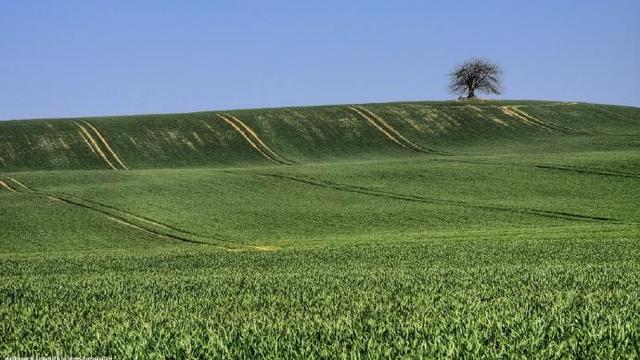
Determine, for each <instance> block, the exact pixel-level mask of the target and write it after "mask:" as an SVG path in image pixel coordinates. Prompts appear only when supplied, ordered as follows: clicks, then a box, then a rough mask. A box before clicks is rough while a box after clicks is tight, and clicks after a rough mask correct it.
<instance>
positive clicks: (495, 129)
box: [0, 102, 640, 358]
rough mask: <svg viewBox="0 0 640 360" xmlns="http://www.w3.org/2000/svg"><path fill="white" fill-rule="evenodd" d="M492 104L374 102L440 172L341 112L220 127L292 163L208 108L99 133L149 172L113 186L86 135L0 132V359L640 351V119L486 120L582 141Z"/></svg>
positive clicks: (108, 126)
mask: <svg viewBox="0 0 640 360" xmlns="http://www.w3.org/2000/svg"><path fill="white" fill-rule="evenodd" d="M495 105H496V103H489V104H478V105H476V106H477V107H479V108H481V109H480V111H478V110H477V109H474V108H471V107H468V106H466V105H460V104H457V103H412V104H376V105H373V104H372V105H367V108H368V109H370V110H371V111H374V112H375V113H376V114H378V115H380V116H382V117H383V118H384V119H385V120H386V121H387V122H389V123H391V124H392V125H393V126H394V127H395V128H396V129H398V130H399V131H400V132H401V133H402V134H404V135H405V136H407V137H408V138H410V139H411V140H412V141H414V142H417V143H419V144H420V145H422V146H430V147H434V148H438V149H442V150H446V151H448V152H452V153H455V155H450V156H441V155H431V154H419V153H416V152H413V151H408V150H404V149H402V148H400V147H399V146H398V145H397V144H394V143H393V142H391V141H390V140H388V139H387V138H385V137H384V136H381V135H380V133H379V132H377V131H375V130H374V129H372V128H371V127H370V126H369V125H367V123H366V121H364V120H363V119H361V118H358V117H357V116H356V115H357V114H355V113H354V112H352V111H349V110H348V109H346V108H345V107H313V108H296V109H273V110H246V111H237V112H233V113H234V114H235V115H236V116H237V117H238V118H240V119H242V120H243V121H245V123H247V124H248V125H249V126H251V127H252V128H254V129H255V131H256V132H257V133H258V134H259V135H260V137H261V138H262V139H264V140H265V142H266V143H268V145H269V146H270V147H271V148H272V149H273V150H275V151H276V152H278V153H280V154H281V155H283V156H285V157H287V158H289V159H292V160H295V161H297V162H300V163H302V164H298V165H294V166H283V165H276V164H273V163H270V162H268V161H266V160H264V159H261V158H260V157H259V155H258V154H257V152H255V151H254V150H253V149H251V148H250V147H248V146H247V144H246V142H243V139H242V138H240V137H239V136H238V134H236V133H234V132H233V130H232V129H231V128H229V127H228V126H225V124H224V123H223V122H221V121H217V120H216V121H214V120H215V119H214V118H213V115H212V114H206V113H202V114H188V115H175V116H174V115H166V116H148V117H119V118H113V119H92V120H90V121H91V123H93V124H95V126H96V127H98V128H99V129H100V131H102V132H103V134H105V136H106V137H108V139H109V141H110V143H111V145H112V147H113V148H114V149H115V151H116V152H117V153H118V154H120V156H121V157H122V158H123V160H124V161H125V163H126V164H127V165H129V166H130V167H131V168H133V169H139V168H147V169H146V170H132V171H117V172H115V171H110V170H98V169H102V168H104V167H105V165H104V163H103V162H101V161H98V160H99V159H97V158H95V157H93V155H91V153H90V152H89V150H88V148H87V147H86V145H82V143H80V142H81V141H82V140H81V138H80V139H79V141H77V142H78V144H75V145H77V151H76V150H65V151H57V150H56V151H53V150H47V151H45V150H40V151H41V152H38V150H37V149H38V148H33V147H30V148H29V150H30V151H26V150H23V152H19V151H13V153H11V152H6V151H7V150H6V149H15V148H19V147H23V148H24V149H26V148H28V146H27V145H24V144H26V143H27V142H28V141H31V143H32V144H34V143H42V141H40V142H38V141H36V139H37V138H38V137H39V136H40V137H42V136H48V137H49V139H54V138H56V137H57V138H58V139H60V138H62V139H68V140H69V141H66V140H65V143H67V144H71V143H72V139H74V138H75V137H78V136H79V135H78V134H77V132H76V130H75V129H74V128H73V127H70V126H68V125H69V123H68V121H67V120H51V121H46V122H48V123H49V124H51V125H52V126H53V127H54V129H53V130H52V129H51V128H48V125H47V124H46V123H45V122H44V121H33V122H9V123H5V124H3V123H0V137H2V138H3V139H5V140H6V139H9V138H10V139H12V140H11V141H8V142H4V141H3V142H0V149H4V151H5V152H4V153H3V152H0V156H3V159H5V161H7V159H13V160H12V161H13V162H12V163H11V164H13V165H10V166H9V165H6V164H7V163H8V162H6V163H5V165H6V168H5V171H3V172H2V173H1V174H0V175H3V177H2V178H0V180H3V181H5V182H7V183H8V184H10V185H12V187H13V188H15V189H16V190H19V192H18V193H10V192H8V191H6V190H4V191H3V190H0V228H1V229H2V230H3V231H2V236H0V276H2V279H3V281H2V285H0V294H1V295H0V296H1V299H2V305H3V306H2V307H0V324H2V325H1V326H2V332H1V334H2V335H0V336H1V337H2V341H0V354H1V355H35V354H38V355H55V354H58V355H62V354H66V355H76V356H79V355H84V356H89V355H94V356H96V355H119V356H124V357H131V356H132V355H134V354H138V355H141V356H142V355H145V356H148V357H150V358H154V357H165V356H167V355H169V354H172V355H175V356H178V357H180V356H181V355H182V356H186V355H192V356H196V357H238V356H248V357H256V356H265V355H268V356H281V357H322V356H332V357H333V356H338V354H350V355H355V354H369V355H374V356H384V357H395V356H417V355H421V354H422V355H424V354H430V355H433V356H438V357H442V356H455V355H460V354H466V355H469V356H478V355H485V356H487V355H488V356H508V357H514V356H527V357H530V356H533V355H535V356H540V357H548V356H553V355H554V354H567V353H568V354H570V355H572V356H575V357H593V356H594V355H600V356H602V357H621V356H630V355H632V354H634V353H637V352H638V347H639V345H638V344H640V334H639V333H638V331H637V329H638V328H639V325H640V317H639V316H638V314H640V302H638V300H637V299H638V298H640V292H639V291H638V289H640V283H638V280H637V279H640V263H639V261H638V259H639V258H640V245H639V244H640V243H639V242H638V241H639V240H640V227H639V225H638V222H637V219H638V218H640V209H639V207H638V206H637V204H639V203H640V192H639V191H635V189H638V188H639V186H640V185H639V184H640V151H639V149H640V147H639V145H638V142H637V139H638V134H639V133H640V110H638V109H630V108H621V107H610V106H600V105H588V104H579V105H557V104H553V103H540V102H531V103H522V102H518V103H500V104H498V105H501V106H512V105H525V106H526V107H523V108H522V110H525V111H526V112H527V113H528V114H531V115H533V116H535V117H536V118H539V119H544V120H546V121H552V122H553V123H554V124H557V125H558V126H563V127H570V128H578V129H582V130H594V131H595V132H594V133H589V134H574V133H572V134H560V133H557V132H553V131H548V129H547V130H545V129H540V128H539V127H535V126H531V125H527V124H526V123H523V122H522V121H519V120H518V119H517V118H514V117H513V116H509V115H506V114H504V113H503V112H502V111H501V110H500V109H499V108H497V107H495ZM434 112H435V115H434ZM203 119H204V121H205V122H206V123H207V124H208V125H209V126H211V127H214V126H217V127H214V128H213V129H215V131H214V130H210V129H209V128H208V127H206V125H204V123H203V122H202V120H203ZM495 119H498V120H500V121H502V122H504V123H505V124H507V125H508V126H507V125H504V124H501V123H500V122H496V121H495ZM2 126H5V128H2ZM5 129H10V130H7V131H5ZM16 129H19V130H16ZM37 129H41V130H42V132H40V133H39V132H38V130H37ZM47 129H49V130H47ZM55 129H58V130H55ZM193 132H196V134H200V135H198V138H200V139H201V140H202V141H203V144H201V145H197V140H196V138H195V137H194V136H193ZM207 132H209V135H205V134H206V133H207ZM20 134H21V135H20ZM163 134H164V135H163ZM189 134H191V135H189ZM189 136H191V137H189ZM129 137H133V138H134V140H135V142H136V144H137V147H136V146H134V145H133V142H131V139H129ZM16 139H17V140H16ZM76 140H78V139H76ZM194 140H196V141H195V142H194ZM58 141H59V140H58ZM187 141H189V142H190V143H191V145H192V146H193V147H194V148H195V149H196V150H193V149H191V147H190V145H189V144H188V143H187ZM49 143H56V142H55V141H54V140H51V141H50V142H49ZM75 145H74V146H75ZM82 146H84V148H83V147H82ZM42 149H44V148H42ZM71 149H76V148H74V147H73V146H72V147H71ZM87 153H88V155H90V156H86V155H87ZM2 154H4V155H2ZM8 154H21V155H19V156H18V155H12V156H13V157H12V156H10V155H8ZM465 154H466V155H465ZM83 156H84V157H83ZM16 159H20V160H19V161H18V160H16ZM17 164H22V165H17ZM25 164H28V166H26V165H25ZM163 167H166V169H161V168H163ZM185 167H193V168H185ZM69 168H83V169H92V168H95V169H94V170H77V171H18V170H27V169H28V170H41V169H69ZM154 168H156V169H154ZM170 168H173V169H170ZM177 168H181V169H177ZM274 175H275V176H274ZM9 177H13V178H15V179H16V180H19V181H20V182H21V183H23V184H25V185H26V186H27V187H29V188H30V189H31V190H33V191H29V190H26V189H24V188H21V187H19V186H17V185H16V184H15V183H13V182H11V180H10V179H9ZM34 191H35V192H34ZM46 196H51V197H53V198H56V199H65V200H70V201H73V203H74V204H75V205H74V204H70V203H64V202H61V201H60V200H51V199H49V198H47V197H46ZM79 205H82V206H79ZM561 214H571V216H582V218H576V217H569V218H568V217H567V216H565V215H561ZM109 216H112V217H113V216H115V217H117V218H119V219H120V220H123V221H127V222H130V223H132V224H135V225H139V226H141V227H143V228H144V229H147V231H144V230H141V229H140V228H133V227H131V226H124V225H123V224H122V223H121V222H120V223H119V222H116V221H113V219H110V218H109ZM142 217H144V218H147V219H152V220H153V221H154V223H153V224H151V223H149V222H145V220H144V219H142ZM149 231H152V232H155V233H151V232H149ZM185 240H187V241H185ZM189 241H197V242H203V243H210V244H212V245H206V244H196V243H193V242H189ZM255 246H258V248H256V247H255ZM225 249H232V250H242V251H226V250H225ZM265 249H267V250H276V251H256V250H265Z"/></svg>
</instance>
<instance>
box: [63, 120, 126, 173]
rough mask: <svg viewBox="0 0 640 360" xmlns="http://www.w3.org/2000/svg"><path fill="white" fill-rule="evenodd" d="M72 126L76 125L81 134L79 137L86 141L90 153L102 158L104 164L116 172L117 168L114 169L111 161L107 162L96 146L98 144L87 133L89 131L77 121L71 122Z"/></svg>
mask: <svg viewBox="0 0 640 360" xmlns="http://www.w3.org/2000/svg"><path fill="white" fill-rule="evenodd" d="M73 123H74V124H76V126H77V127H78V128H80V131H81V132H82V133H81V135H84V136H83V138H84V140H85V141H88V143H87V144H88V145H89V148H90V149H91V151H93V152H94V154H95V153H97V154H98V155H99V156H100V158H102V160H104V162H105V163H106V164H107V165H108V166H109V167H110V168H111V169H113V170H118V168H116V167H115V166H113V163H112V162H111V161H109V159H108V158H107V156H106V155H105V154H104V152H103V151H102V149H101V148H100V146H99V145H98V142H96V140H95V139H94V138H93V136H91V134H90V133H89V131H88V130H87V129H86V128H85V127H84V126H82V125H80V124H79V123H78V122H77V121H74V122H73Z"/></svg>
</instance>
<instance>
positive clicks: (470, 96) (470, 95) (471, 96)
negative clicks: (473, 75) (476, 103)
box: [467, 89, 476, 99]
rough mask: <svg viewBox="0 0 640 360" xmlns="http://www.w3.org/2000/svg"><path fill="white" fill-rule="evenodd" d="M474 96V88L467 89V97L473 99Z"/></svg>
mask: <svg viewBox="0 0 640 360" xmlns="http://www.w3.org/2000/svg"><path fill="white" fill-rule="evenodd" d="M475 98H476V92H475V89H469V95H467V99H475Z"/></svg>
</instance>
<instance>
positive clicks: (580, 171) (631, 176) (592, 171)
mask: <svg viewBox="0 0 640 360" xmlns="http://www.w3.org/2000/svg"><path fill="white" fill-rule="evenodd" d="M432 161H444V162H452V163H461V164H478V165H494V166H517V167H529V168H538V169H543V170H556V171H564V172H572V173H577V174H583V175H599V176H613V177H623V178H629V179H640V174H634V173H626V172H620V171H615V170H607V169H596V168H587V167H577V166H569V165H552V164H523V163H509V162H492V161H480V160H477V161H475V160H454V159H433V160H432Z"/></svg>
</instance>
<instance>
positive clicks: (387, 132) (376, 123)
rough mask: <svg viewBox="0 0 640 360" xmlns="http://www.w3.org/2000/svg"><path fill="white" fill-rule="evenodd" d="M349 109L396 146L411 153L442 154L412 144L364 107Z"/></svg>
mask: <svg viewBox="0 0 640 360" xmlns="http://www.w3.org/2000/svg"><path fill="white" fill-rule="evenodd" d="M349 109H351V110H353V111H354V112H356V113H357V114H358V115H360V116H361V117H362V118H364V119H365V120H367V122H368V123H369V124H370V125H372V126H373V127H374V128H376V129H377V130H378V131H380V132H381V133H382V134H384V136H386V137H387V138H389V139H390V140H391V141H393V142H395V143H396V144H398V145H400V146H402V147H403V148H405V149H407V150H413V151H417V152H423V153H428V154H444V153H443V152H441V151H438V150H435V149H431V148H427V147H424V146H420V145H417V144H415V143H414V142H412V141H411V140H409V139H407V138H406V137H405V136H403V135H402V134H401V133H400V132H399V131H398V130H396V129H395V128H394V127H393V126H391V125H390V124H389V123H388V122H386V121H385V120H384V119H383V118H381V117H380V116H378V115H376V114H374V113H373V112H372V111H370V110H368V109H367V108H365V107H364V106H360V105H356V106H349Z"/></svg>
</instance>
